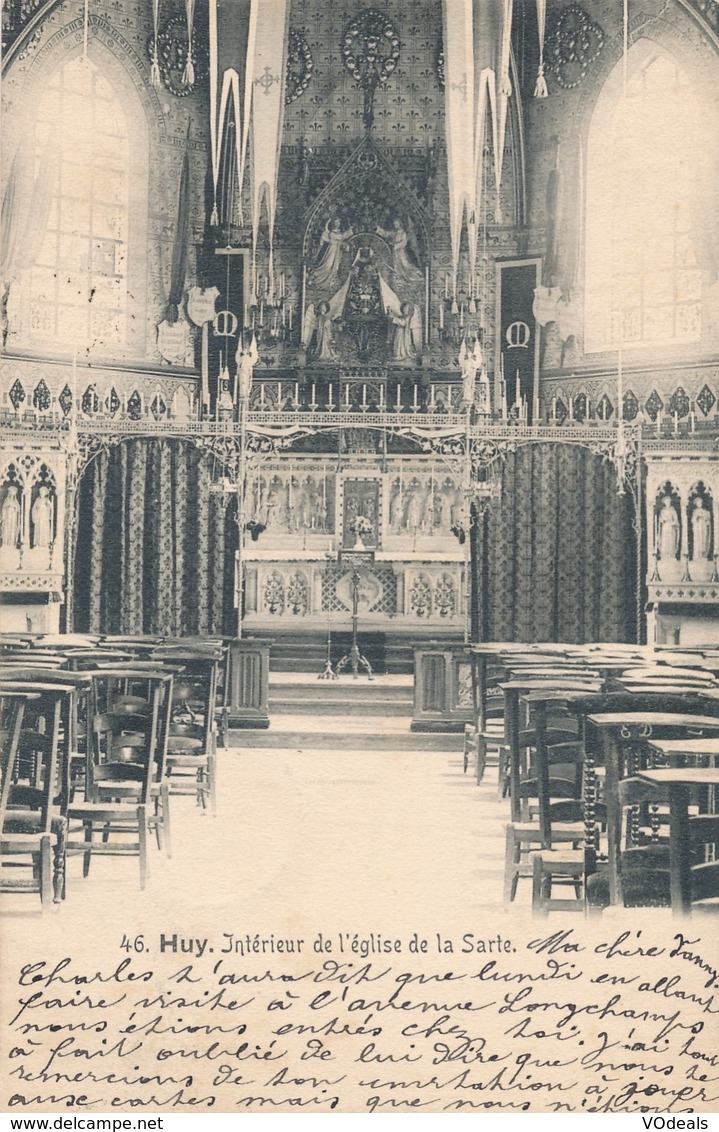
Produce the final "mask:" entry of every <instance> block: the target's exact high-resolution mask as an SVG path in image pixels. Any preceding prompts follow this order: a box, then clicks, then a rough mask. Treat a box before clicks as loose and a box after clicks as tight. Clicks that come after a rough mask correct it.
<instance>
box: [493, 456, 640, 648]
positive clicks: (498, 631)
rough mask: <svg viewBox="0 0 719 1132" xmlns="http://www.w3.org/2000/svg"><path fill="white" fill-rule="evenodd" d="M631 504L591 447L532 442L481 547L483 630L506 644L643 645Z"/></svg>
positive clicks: (513, 463) (509, 465) (514, 464)
mask: <svg viewBox="0 0 719 1132" xmlns="http://www.w3.org/2000/svg"><path fill="white" fill-rule="evenodd" d="M632 517H633V505H632V501H631V497H630V496H629V495H628V494H627V495H618V494H617V481H616V474H615V470H614V467H613V466H612V465H611V464H609V463H607V462H605V461H604V460H602V458H601V457H599V456H595V455H593V454H592V453H591V452H590V451H589V450H588V449H586V448H582V447H580V446H578V445H569V444H528V445H525V446H523V447H521V448H520V449H519V450H518V451H517V452H516V453H515V454H514V455H509V456H508V457H507V460H506V463H505V466H504V470H503V475H502V493H501V498H500V499H499V501H498V502H497V503H495V504H492V507H491V510H490V512H489V519H488V525H489V530H488V535H487V538H486V541H485V544H484V549H482V541H481V539H475V540H473V541H472V546H471V550H472V571H473V575H474V578H476V582H475V586H476V589H475V592H476V593H477V601H478V603H479V606H480V609H479V612H478V615H477V623H478V625H482V624H484V625H486V632H487V638H488V639H489V640H495V641H501V640H507V641H569V642H583V641H634V640H636V633H637V597H636V585H637V582H636V554H637V546H636V535H635V533H634V529H633V526H632Z"/></svg>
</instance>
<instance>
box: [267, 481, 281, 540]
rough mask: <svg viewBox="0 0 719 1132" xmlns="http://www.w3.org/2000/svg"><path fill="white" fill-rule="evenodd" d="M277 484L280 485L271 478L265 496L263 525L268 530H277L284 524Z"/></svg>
mask: <svg viewBox="0 0 719 1132" xmlns="http://www.w3.org/2000/svg"><path fill="white" fill-rule="evenodd" d="M279 486H281V485H279V484H278V482H277V481H276V480H273V481H272V483H271V484H270V486H269V490H268V492H267V495H266V497H265V514H266V516H267V517H266V519H265V526H266V527H267V529H268V530H279V529H280V528H281V527H283V526H284V508H283V506H282V504H281V502H280V495H279V490H278V487H279Z"/></svg>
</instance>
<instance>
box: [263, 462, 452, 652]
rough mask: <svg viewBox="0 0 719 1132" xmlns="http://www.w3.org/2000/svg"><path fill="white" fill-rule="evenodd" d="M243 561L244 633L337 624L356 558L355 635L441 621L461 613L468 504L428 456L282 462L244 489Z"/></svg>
mask: <svg viewBox="0 0 719 1132" xmlns="http://www.w3.org/2000/svg"><path fill="white" fill-rule="evenodd" d="M246 513H247V514H249V515H250V518H249V519H248V521H247V522H246V524H245V532H244V540H243V548H242V560H243V564H244V571H245V581H244V609H245V618H244V623H245V625H246V627H247V628H248V629H252V630H254V629H267V630H271V629H272V628H273V626H277V625H278V624H279V623H280V621H281V622H282V625H283V628H287V627H288V623H291V622H294V623H295V624H296V625H297V627H299V626H303V627H307V628H319V627H324V628H326V627H327V626H328V625H330V626H332V625H337V626H340V625H344V624H345V623H346V621H347V618H348V616H349V615H350V613H351V610H352V586H351V576H352V570H353V565H352V564H350V563H348V562H347V561H346V560H345V559H344V558H343V555H345V554H347V552H354V551H363V552H365V553H364V554H363V556H362V557H363V561H362V562H361V564H360V565H359V566H358V567H357V568H358V571H359V574H360V582H359V610H360V615H361V618H362V627H363V630H372V629H380V628H386V627H387V625H388V624H393V625H395V626H396V627H397V628H399V627H404V626H407V627H408V628H409V626H410V625H418V626H437V627H438V626H442V625H445V624H446V625H447V626H451V628H452V629H453V630H454V631H455V632H456V631H457V629H458V628H461V626H462V625H463V620H464V617H465V611H466V605H467V602H466V594H465V580H466V576H467V574H466V553H467V541H466V526H467V520H466V516H465V499H464V493H463V491H462V485H461V483H460V481H459V477H458V476H457V474H456V472H455V471H454V470H453V469H451V468H449V467H447V466H445V465H444V464H443V463H442V462H440V461H437V462H435V463H433V462H432V461H431V460H427V458H426V457H424V458H422V457H414V456H398V457H392V458H387V459H384V460H379V461H377V460H376V459H374V458H372V457H369V456H367V457H365V458H361V457H357V456H355V457H351V458H349V459H341V460H337V459H336V458H335V459H334V460H332V459H330V458H316V457H305V458H302V457H298V456H296V455H293V456H292V457H291V458H290V457H287V458H280V459H277V460H275V461H273V462H272V463H270V464H268V465H266V466H263V467H262V469H261V470H258V471H257V472H256V474H255V477H254V481H253V482H252V483H251V484H250V485H249V487H248V508H247V511H246Z"/></svg>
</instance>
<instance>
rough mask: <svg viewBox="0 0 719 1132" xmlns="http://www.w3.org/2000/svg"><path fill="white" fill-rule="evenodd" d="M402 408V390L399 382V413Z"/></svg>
mask: <svg viewBox="0 0 719 1132" xmlns="http://www.w3.org/2000/svg"><path fill="white" fill-rule="evenodd" d="M401 408H402V390H401V387H400V384H399V382H397V412H399V411H400V409H401Z"/></svg>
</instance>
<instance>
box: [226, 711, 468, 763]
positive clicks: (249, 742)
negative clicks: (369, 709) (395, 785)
mask: <svg viewBox="0 0 719 1132" xmlns="http://www.w3.org/2000/svg"><path fill="white" fill-rule="evenodd" d="M345 715H346V716H347V718H346V720H344V721H343V720H342V719H341V718H339V717H338V716H337V715H312V716H309V715H285V714H279V713H278V714H275V715H274V716H272V714H271V713H270V726H269V728H268V729H267V730H263V731H260V730H255V729H253V728H243V729H242V730H241V731H233V730H230V733H229V738H228V746H230V747H234V748H240V753H241V751H242V749H247V750H256V749H263V750H268V751H271V750H296V751H297V752H306V751H336V752H337V753H339V754H341V753H342V752H345V751H352V752H357V751H385V752H387V753H388V754H391V753H392V752H393V751H413V752H416V753H417V754H419V755H421V754H424V753H425V752H430V751H452V752H454V753H455V754H460V753H461V751H462V749H463V744H464V736H463V735H458V734H447V733H446V732H445V733H442V734H438V735H434V734H425V733H417V732H411V731H410V730H409V723H410V721H409V719H408V718H407V717H398V716H393V715H388V716H377V715H372V716H365V717H364V718H362V717H361V716H360V715H355V714H349V713H347V712H345Z"/></svg>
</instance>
